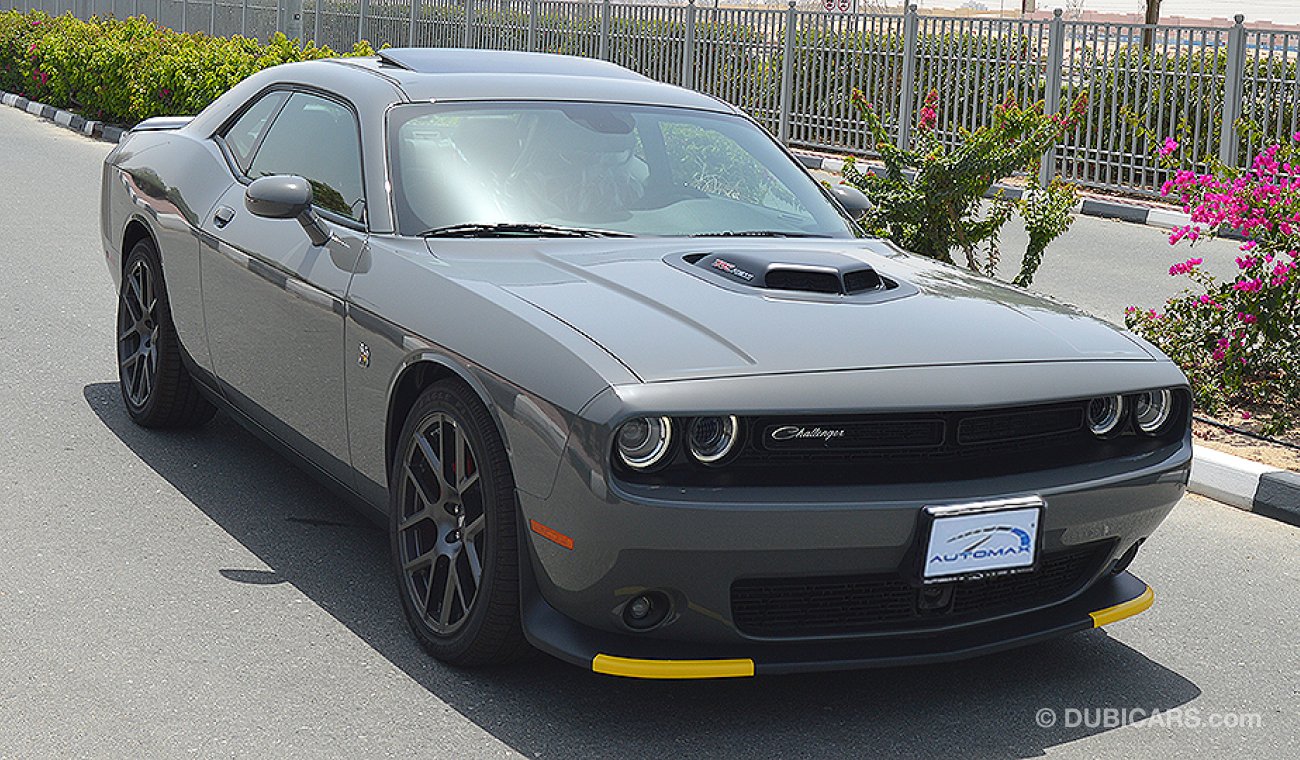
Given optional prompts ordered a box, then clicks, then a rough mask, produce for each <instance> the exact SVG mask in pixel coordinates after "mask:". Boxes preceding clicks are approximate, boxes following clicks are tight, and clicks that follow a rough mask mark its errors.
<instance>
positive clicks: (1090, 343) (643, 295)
mask: <svg viewBox="0 0 1300 760" xmlns="http://www.w3.org/2000/svg"><path fill="white" fill-rule="evenodd" d="M468 242H470V241H446V240H431V241H430V249H431V251H433V252H434V254H435V255H436V256H440V257H441V256H447V255H449V256H450V259H451V260H446V259H444V261H445V263H453V261H454V263H455V264H458V265H461V266H456V267H455V268H457V269H460V270H461V272H463V273H467V274H468V272H467V271H466V269H465V268H463V267H465V266H468V268H469V270H472V271H473V272H474V274H475V275H477V276H473V275H471V276H472V277H473V279H477V280H480V281H482V280H486V281H488V282H491V283H493V284H494V285H495V286H496V287H499V288H501V289H503V290H505V291H506V292H508V293H510V294H512V295H513V296H515V297H517V298H520V299H522V300H524V301H526V302H528V303H530V304H532V305H534V306H536V307H537V308H539V309H541V310H543V311H545V312H547V313H548V314H550V315H552V316H553V317H555V318H556V319H558V320H561V321H563V322H564V323H566V324H568V325H569V326H571V327H572V328H573V329H575V330H577V331H579V332H581V333H582V334H584V335H586V336H587V337H588V338H590V339H591V340H592V341H594V342H596V343H597V344H599V345H600V346H602V347H603V348H604V349H605V350H607V351H609V352H610V353H611V354H613V355H614V356H615V357H617V358H618V359H619V360H620V361H621V362H623V364H625V365H626V366H627V367H628V368H629V369H630V370H631V371H632V372H634V373H635V374H636V375H637V376H638V377H640V378H641V379H642V380H644V381H646V382H653V381H660V380H675V379H686V378H706V377H729V376H738V375H753V374H773V373H793V372H812V371H833V370H851V369H871V368H885V367H913V366H935V365H960V364H987V363H1011V362H1045V361H1080V360H1090V359H1095V360H1111V361H1114V360H1145V361H1150V360H1152V359H1153V357H1152V355H1151V354H1149V353H1148V352H1147V351H1146V350H1144V349H1143V348H1142V347H1141V346H1140V345H1139V344H1138V343H1137V342H1135V341H1134V340H1132V339H1130V338H1129V337H1128V336H1127V335H1126V334H1125V333H1124V332H1122V331H1120V330H1118V329H1116V328H1115V327H1112V326H1111V325H1109V324H1107V323H1105V322H1102V321H1100V320H1097V319H1095V318H1093V317H1090V316H1088V315H1086V314H1084V313H1083V312H1081V311H1079V310H1077V309H1075V308H1073V307H1070V306H1067V305H1064V304H1061V303H1058V302H1055V301H1051V300H1049V299H1046V298H1043V297H1040V296H1036V295H1033V294H1031V293H1028V292H1026V291H1024V290H1022V289H1020V288H1016V287H1014V286H1011V285H1004V284H1001V283H998V282H995V281H992V280H989V279H986V278H982V277H977V276H974V275H972V274H970V273H968V272H966V271H964V270H961V269H958V268H956V267H952V266H947V265H944V264H940V263H938V262H935V261H933V260H930V259H927V258H923V257H919V256H913V255H908V254H904V253H902V252H900V251H898V250H897V249H895V248H893V247H892V246H890V245H889V244H887V243H884V242H881V241H877V240H821V239H819V240H801V239H786V238H779V239H772V238H764V239H745V240H726V239H700V240H692V241H688V242H685V243H684V242H683V241H682V240H680V239H677V240H674V241H665V240H656V239H621V238H620V239H608V238H601V239H578V240H553V239H547V240H540V241H539V240H536V239H532V240H529V241H528V242H527V243H525V244H523V246H524V247H523V248H516V246H518V245H520V244H519V243H516V242H515V241H509V243H508V246H507V247H508V248H509V249H510V253H509V254H507V255H504V256H501V257H499V258H495V259H493V260H485V259H484V258H482V257H480V256H473V257H472V259H471V258H469V257H466V256H465V254H466V253H467V252H468V250H469V249H467V248H466V247H465V246H464V244H465V243H468ZM474 242H476V243H477V244H478V245H483V244H484V243H485V242H486V241H482V240H479V241H474ZM492 242H493V243H497V242H506V241H497V240H494V241H492ZM449 244H450V245H449ZM494 247H495V246H494ZM479 250H482V249H481V248H480V249H479ZM458 251H459V252H460V254H461V255H457V252H458ZM503 252H504V251H503ZM701 255H703V256H715V255H724V256H730V257H732V258H743V257H749V259H751V260H753V259H754V258H755V257H757V258H758V259H763V258H764V257H767V258H769V259H771V260H780V261H787V262H789V261H793V262H798V261H800V260H803V259H807V260H810V261H821V260H825V259H826V257H849V258H852V259H854V260H856V261H857V262H861V263H862V264H865V265H869V266H870V267H871V268H872V269H874V270H875V271H876V272H877V273H878V274H879V275H881V276H882V277H883V278H885V279H886V280H888V281H892V283H896V284H897V285H898V287H897V288H894V289H891V290H889V291H885V292H882V293H880V294H879V297H878V298H874V299H872V298H865V299H864V298H853V297H847V296H826V295H820V294H804V293H795V292H789V291H780V290H763V289H759V288H751V287H743V286H738V285H737V284H736V283H735V282H728V281H727V278H725V277H721V276H720V275H717V274H716V273H714V272H711V271H709V270H707V269H705V268H703V267H697V266H694V265H692V264H691V263H690V262H692V261H694V260H695V259H696V258H697V257H699V256H701Z"/></svg>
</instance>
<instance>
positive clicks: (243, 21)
mask: <svg viewBox="0 0 1300 760" xmlns="http://www.w3.org/2000/svg"><path fill="white" fill-rule="evenodd" d="M239 34H240V35H241V36H243V37H247V36H248V0H239Z"/></svg>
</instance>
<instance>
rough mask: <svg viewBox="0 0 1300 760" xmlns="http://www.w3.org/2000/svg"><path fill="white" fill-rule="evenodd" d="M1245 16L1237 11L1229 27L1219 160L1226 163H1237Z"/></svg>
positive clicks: (1243, 67)
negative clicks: (1243, 23)
mask: <svg viewBox="0 0 1300 760" xmlns="http://www.w3.org/2000/svg"><path fill="white" fill-rule="evenodd" d="M1245 18H1246V17H1245V16H1243V15H1241V14H1240V13H1238V14H1237V15H1236V16H1235V17H1234V18H1233V21H1235V22H1236V23H1234V24H1233V25H1232V28H1231V29H1229V30H1228V70H1227V71H1225V72H1224V78H1223V121H1222V122H1221V123H1220V125H1219V161H1220V162H1222V163H1223V164H1224V165H1225V166H1236V165H1237V153H1238V146H1239V144H1240V142H1241V141H1240V140H1239V139H1237V119H1240V118H1241V99H1242V76H1243V74H1244V73H1245V69H1246V27H1244V26H1242V22H1243V21H1245Z"/></svg>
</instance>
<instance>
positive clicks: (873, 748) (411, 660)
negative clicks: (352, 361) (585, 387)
mask: <svg viewBox="0 0 1300 760" xmlns="http://www.w3.org/2000/svg"><path fill="white" fill-rule="evenodd" d="M84 395H85V398H86V401H87V402H88V404H89V405H90V407H91V409H92V410H93V411H94V412H95V414H96V415H97V416H98V417H99V419H100V420H101V421H102V422H103V423H104V425H105V426H106V427H107V428H108V429H109V430H110V431H112V433H113V434H114V435H116V436H117V437H118V439H120V440H121V441H122V442H123V443H124V444H125V445H126V446H127V447H129V448H130V449H131V450H132V451H133V452H135V454H136V455H137V456H139V457H140V459H141V461H142V462H144V463H145V464H146V465H148V466H149V467H150V468H152V469H153V470H154V471H155V472H157V473H158V474H159V475H161V476H162V477H163V478H164V479H165V480H167V482H168V483H170V484H171V485H172V486H174V487H175V488H176V489H177V490H178V491H179V492H180V493H181V494H183V495H184V496H185V497H186V498H187V499H189V500H190V502H192V503H193V504H194V506H195V507H197V508H198V509H199V510H201V511H202V512H203V513H204V514H205V515H207V517H208V518H209V519H211V520H212V521H213V522H214V523H216V524H217V525H218V526H219V527H221V528H222V529H223V530H224V531H226V532H227V533H228V534H229V535H230V536H232V537H233V538H234V539H235V540H237V541H239V542H240V543H241V544H243V545H244V546H245V547H246V548H248V549H249V550H250V551H251V552H253V553H254V554H255V555H256V556H257V557H258V558H259V559H260V560H261V561H262V562H264V563H265V565H266V567H269V568H271V571H270V572H268V571H266V570H264V569H257V570H251V569H247V568H229V567H213V568H212V572H213V573H219V574H221V575H222V576H223V577H225V578H227V579H228V580H230V581H231V582H233V583H240V584H245V585H246V587H247V590H248V593H249V594H257V593H262V589H261V588H260V587H263V586H267V585H277V584H280V583H290V584H292V585H293V586H294V587H295V588H297V589H298V590H299V591H301V592H302V593H303V594H305V595H306V596H307V597H309V598H310V599H311V600H312V601H313V602H314V603H315V604H317V605H319V606H320V607H321V608H322V609H324V610H325V611H327V612H328V613H330V614H331V615H332V616H333V617H334V618H335V619H337V620H338V621H339V622H341V623H342V624H343V625H345V626H347V627H348V628H349V629H350V630H351V631H352V632H353V633H354V634H356V635H357V636H359V637H360V638H361V639H363V640H364V641H366V642H367V643H368V644H369V645H370V646H371V647H373V648H374V649H375V650H376V651H377V652H379V653H380V654H381V655H382V656H384V657H385V658H387V659H388V660H389V661H390V662H392V663H393V664H394V665H396V666H397V667H398V668H400V669H401V670H403V671H404V672H405V673H406V674H407V675H409V676H410V677H411V678H412V679H414V680H415V681H417V682H418V683H420V684H421V685H422V686H423V687H424V688H425V689H427V690H428V691H429V692H430V693H431V694H432V695H434V696H436V697H437V698H438V699H441V700H442V701H444V702H446V703H447V704H448V705H450V706H451V707H452V708H454V709H455V710H457V711H459V712H460V713H461V714H463V715H465V716H466V717H467V718H469V719H470V720H472V721H473V722H474V723H476V724H477V725H479V726H480V727H482V728H483V729H484V730H486V731H488V732H489V733H491V734H492V735H494V736H495V737H497V738H498V739H500V740H501V741H503V742H505V743H506V744H508V745H510V746H511V747H513V748H514V749H516V750H518V751H519V752H521V753H523V754H525V755H529V756H551V755H557V754H558V755H564V756H575V755H576V756H610V755H619V756H658V755H663V754H671V755H673V756H676V757H695V756H698V757H718V756H723V755H735V756H744V755H759V756H764V757H767V756H783V755H791V756H798V757H822V756H825V757H844V756H859V755H868V754H870V755H874V756H894V757H918V756H919V757H928V756H938V755H940V754H941V753H942V754H945V755H946V754H953V755H956V754H960V755H964V756H967V757H1004V756H1005V757H1010V756H1014V757H1032V756H1037V755H1042V754H1044V750H1045V749H1047V748H1050V747H1054V746H1057V745H1060V744H1064V743H1067V742H1071V741H1074V740H1077V739H1081V738H1085V737H1087V736H1091V735H1093V734H1097V733H1101V732H1104V731H1108V730H1113V729H1111V728H1109V727H1107V725H1106V724H1105V723H1104V722H1102V724H1101V725H1098V719H1097V718H1098V713H1095V712H1092V713H1079V714H1078V716H1077V717H1081V718H1088V719H1087V720H1078V721H1067V718H1069V717H1071V716H1070V715H1069V714H1067V710H1069V709H1075V710H1088V711H1095V710H1100V709H1104V708H1107V707H1111V708H1115V707H1130V708H1131V707H1140V708H1142V709H1145V710H1147V711H1150V710H1155V709H1158V710H1162V711H1163V710H1168V709H1170V708H1173V707H1177V706H1180V705H1183V704H1186V703H1187V702H1190V701H1191V700H1193V699H1195V698H1196V697H1197V696H1198V695H1199V694H1200V689H1198V688H1197V687H1196V685H1195V684H1193V683H1192V682H1190V681H1189V680H1187V679H1186V678H1184V677H1183V676H1181V675H1179V674H1178V673H1175V672H1174V671H1172V670H1169V669H1168V668H1166V667H1164V666H1162V665H1160V664H1159V663H1156V662H1153V661H1151V660H1150V659H1148V658H1147V657H1145V656H1143V655H1142V654H1141V653H1140V652H1138V651H1136V650H1134V649H1132V648H1130V647H1128V646H1125V645H1124V644H1122V643H1120V642H1118V641H1116V640H1114V639H1112V638H1110V637H1109V636H1107V635H1106V634H1105V633H1104V632H1102V631H1092V632H1088V633H1083V634H1078V635H1074V636H1070V637H1066V638H1064V639H1057V640H1054V641H1049V642H1046V643H1043V644H1039V645H1035V646H1031V647H1028V648H1024V649H1020V650H1017V651H1012V652H1006V653H1001V654H996V655H991V656H988V657H983V658H980V659H975V660H969V661H965V662H959V663H953V664H942V665H931V666H922V667H909V668H892V669H884V670H868V671H857V672H847V673H828V674H810V675H798V676H781V677H765V678H757V679H738V680H734V681H686V682H653V681H631V680H623V679H617V678H611V677H605V676H597V675H594V674H592V673H589V672H587V671H584V670H582V669H580V668H575V667H572V666H570V665H566V664H563V663H561V662H559V661H557V660H554V659H551V658H549V657H546V656H543V655H536V656H534V657H532V658H531V659H529V660H526V661H525V662H523V663H519V664H516V665H513V666H510V667H503V668H494V669H484V670H473V671H466V670H457V669H454V668H450V667H447V666H444V665H442V664H440V663H438V662H436V661H434V660H432V659H431V658H430V657H428V656H427V655H426V654H425V653H424V651H423V650H422V649H420V648H419V646H418V645H416V643H415V642H414V639H413V638H412V637H411V636H410V635H409V634H408V633H407V629H406V623H405V621H404V620H403V618H402V613H401V609H400V606H399V604H398V600H397V593H396V590H395V588H394V585H393V582H392V580H391V578H390V574H389V564H388V559H387V551H388V546H387V540H386V537H385V535H384V532H383V531H382V530H380V529H378V528H376V527H375V526H374V524H373V523H371V522H370V521H369V520H368V519H366V518H365V516H363V515H361V514H359V513H357V512H356V511H355V509H353V508H352V507H350V506H349V505H348V504H347V503H345V502H344V501H343V500H342V499H340V498H339V497H337V496H336V495H335V494H333V493H332V492H331V491H329V490H328V489H326V488H324V487H323V486H320V485H319V484H317V483H316V482H315V481H314V480H312V479H311V478H310V477H309V476H308V475H306V474H304V473H303V472H301V471H300V470H298V469H297V468H296V467H295V466H294V465H292V464H291V463H289V462H288V461H287V460H285V459H284V458H282V457H280V456H277V455H275V454H273V453H272V452H271V450H270V449H268V448H267V447H266V446H264V445H263V444H262V443H261V442H260V441H258V440H257V439H256V438H255V437H254V436H253V435H251V434H249V433H248V432H246V431H245V430H243V429H242V428H240V427H239V426H238V424H237V423H235V422H234V421H232V420H231V419H230V418H229V417H227V416H225V415H218V416H217V417H216V419H214V420H213V421H212V422H211V423H209V424H208V425H207V426H206V427H204V428H203V429H201V430H198V431H185V432H157V431H149V430H144V429H142V428H139V427H136V426H135V425H133V424H132V423H131V422H130V421H129V419H128V418H127V416H126V413H125V411H124V410H123V408H122V403H121V397H120V396H119V394H118V390H117V385H116V383H96V384H93V385H88V386H86V387H85V389H84ZM1043 709H1050V710H1054V711H1055V714H1056V716H1057V718H1058V720H1057V722H1056V724H1055V725H1054V726H1052V727H1050V728H1043V727H1041V726H1040V725H1039V723H1038V716H1039V711H1040V710H1043ZM415 712H416V708H415V707H414V706H413V707H412V709H411V712H410V714H411V715H412V716H414V715H415ZM1067 722H1071V723H1076V724H1077V725H1066V723H1067ZM432 728H433V727H432V726H431V729H432Z"/></svg>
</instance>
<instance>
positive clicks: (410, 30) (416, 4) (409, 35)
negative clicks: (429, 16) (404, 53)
mask: <svg viewBox="0 0 1300 760" xmlns="http://www.w3.org/2000/svg"><path fill="white" fill-rule="evenodd" d="M316 2H320V0H316ZM419 18H420V0H411V16H410V18H409V19H407V21H406V46H407V47H415V22H416V21H417V20H418V19H419Z"/></svg>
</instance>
